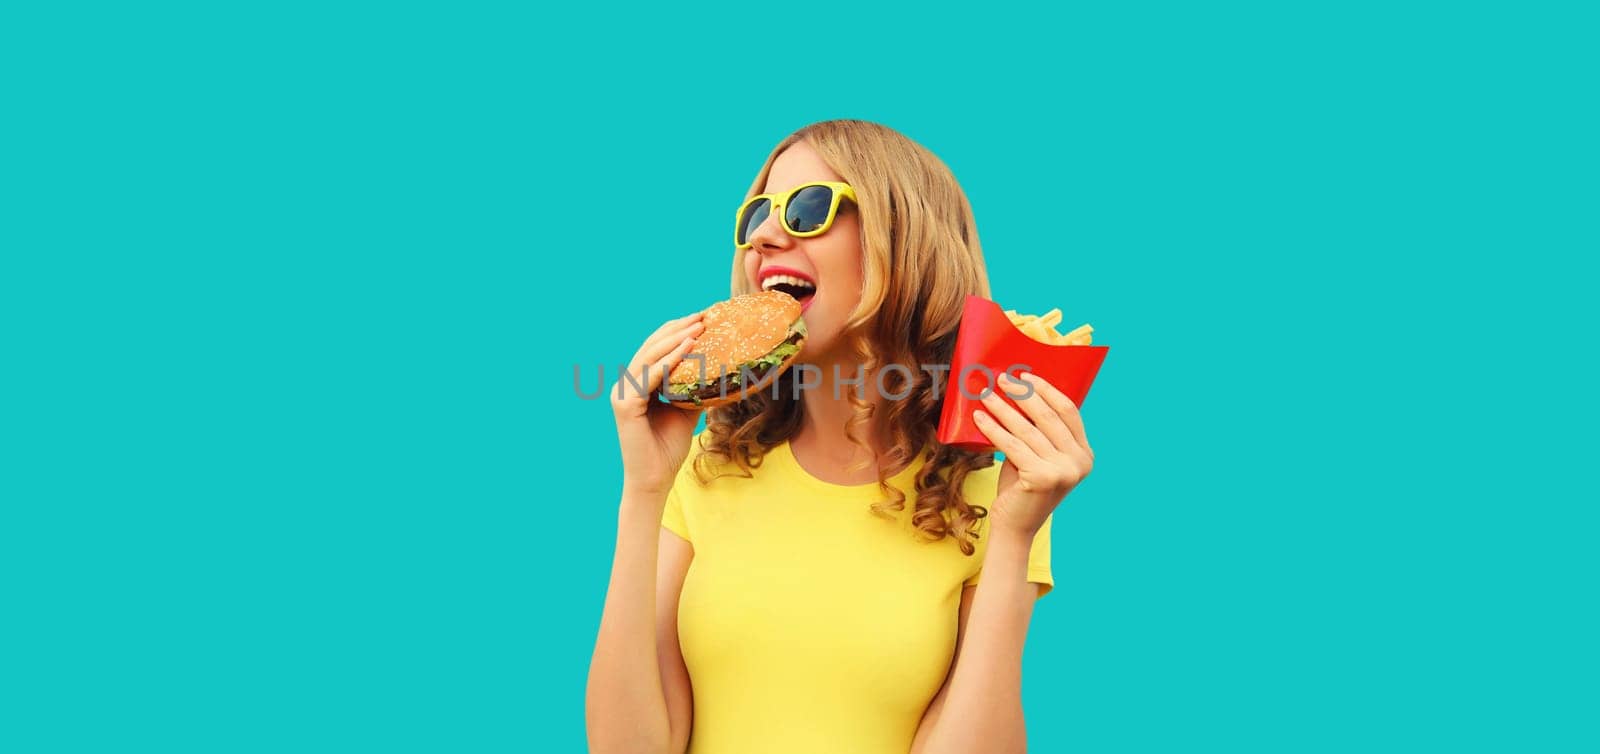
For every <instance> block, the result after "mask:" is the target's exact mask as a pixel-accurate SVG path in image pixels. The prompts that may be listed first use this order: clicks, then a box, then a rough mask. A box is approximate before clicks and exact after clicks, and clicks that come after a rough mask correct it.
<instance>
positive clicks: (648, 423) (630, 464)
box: [611, 312, 705, 502]
mask: <svg viewBox="0 0 1600 754" xmlns="http://www.w3.org/2000/svg"><path fill="white" fill-rule="evenodd" d="M703 314H704V312H695V313H694V314H690V315H689V316H687V317H680V318H678V319H674V320H671V321H669V322H667V323H666V324H664V325H662V326H661V327H659V328H657V329H656V331H655V332H654V333H652V334H651V335H650V337H648V338H646V339H645V341H644V345H642V346H640V347H639V351H638V352H637V353H635V354H634V355H633V360H632V361H631V362H629V363H628V369H627V374H628V375H631V376H632V381H631V382H630V381H629V379H627V378H626V377H624V376H622V375H619V376H618V378H617V382H616V384H614V385H612V386H611V409H612V412H613V413H615V414H616V418H617V441H618V443H619V444H620V445H621V446H622V489H623V492H624V494H634V495H641V496H646V497H648V498H649V499H652V500H659V501H660V502H665V501H666V498H667V491H668V490H670V489H672V482H673V479H674V478H675V477H676V476H677V474H678V468H679V467H681V466H682V465H683V462H684V459H686V458H688V456H689V441H690V440H691V439H693V437H694V427H695V425H696V424H697V423H699V421H700V414H701V410H699V409H696V410H689V409H683V408H679V407H677V406H675V405H672V404H668V403H663V402H661V401H659V400H657V399H656V390H657V388H659V387H661V382H662V380H664V379H666V376H667V373H668V372H669V371H671V369H672V367H673V366H674V365H676V364H677V363H678V362H679V361H681V360H682V359H683V356H684V354H686V353H688V352H689V349H690V348H691V347H693V345H694V339H695V338H696V337H698V336H699V335H700V333H701V331H702V330H704V329H705V323H703V322H702V321H701V317H702V315H703ZM638 385H643V386H644V391H643V393H642V394H641V392H640V391H639V388H638V387H637V386H638Z"/></svg>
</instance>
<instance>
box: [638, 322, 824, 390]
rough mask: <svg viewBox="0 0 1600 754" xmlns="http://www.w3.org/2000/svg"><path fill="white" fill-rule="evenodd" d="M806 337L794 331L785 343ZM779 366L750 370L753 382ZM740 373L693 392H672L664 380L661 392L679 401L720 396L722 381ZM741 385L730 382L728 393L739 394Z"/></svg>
mask: <svg viewBox="0 0 1600 754" xmlns="http://www.w3.org/2000/svg"><path fill="white" fill-rule="evenodd" d="M804 339H805V334H804V333H794V334H792V335H790V336H789V339H788V340H785V341H784V343H799V342H800V341H801V340H804ZM778 345H783V344H782V343H780V344H778ZM772 350H774V351H776V350H778V349H777V346H773V349H772ZM777 366H780V364H762V365H761V366H759V367H756V368H755V369H752V370H750V374H752V375H754V377H755V379H754V380H753V382H752V384H759V383H760V382H761V380H762V379H764V378H765V377H766V376H767V372H770V371H772V369H773V368H774V367H777ZM739 374H740V372H739V371H737V370H735V371H732V372H729V373H727V374H726V375H723V377H722V379H719V380H717V381H715V382H708V383H706V384H704V385H701V386H700V387H699V388H697V389H696V390H695V391H694V392H692V393H672V392H668V387H667V385H666V384H665V382H663V383H662V386H661V393H662V395H665V396H667V400H678V401H681V400H684V399H693V400H695V401H696V402H699V401H702V400H705V399H707V398H720V397H722V395H723V392H722V383H724V382H728V381H729V380H730V379H731V378H733V377H736V376H738V375H739ZM741 387H742V385H738V384H730V385H728V392H727V394H728V395H737V394H738V392H739V389H740V388H741Z"/></svg>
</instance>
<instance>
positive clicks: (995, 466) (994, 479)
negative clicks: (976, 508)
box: [961, 460, 1000, 505]
mask: <svg viewBox="0 0 1600 754" xmlns="http://www.w3.org/2000/svg"><path fill="white" fill-rule="evenodd" d="M999 490H1000V461H999V460H996V461H995V462H994V463H992V464H990V465H989V466H988V467H987V468H982V469H973V470H972V471H969V472H967V478H966V479H965V480H964V481H963V482H962V483H961V496H962V497H963V498H964V499H965V500H966V501H967V502H968V503H971V504H973V505H988V504H989V503H991V502H993V501H994V496H995V493H997V492H999Z"/></svg>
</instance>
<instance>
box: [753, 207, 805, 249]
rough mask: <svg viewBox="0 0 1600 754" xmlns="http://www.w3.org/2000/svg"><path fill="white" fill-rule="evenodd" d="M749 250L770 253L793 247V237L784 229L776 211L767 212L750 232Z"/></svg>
mask: <svg viewBox="0 0 1600 754" xmlns="http://www.w3.org/2000/svg"><path fill="white" fill-rule="evenodd" d="M748 240H749V241H750V245H751V250H752V251H756V252H759V253H762V254H771V253H774V252H779V251H783V250H785V249H792V248H794V244H795V240H796V239H795V237H794V236H791V235H789V234H788V233H787V232H785V231H784V229H783V225H782V221H781V220H779V219H778V214H777V213H776V212H769V213H767V218H766V219H765V220H762V221H761V224H760V225H759V226H757V227H756V229H755V230H753V231H751V232H750V238H749V239H748Z"/></svg>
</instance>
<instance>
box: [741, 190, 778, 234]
mask: <svg viewBox="0 0 1600 754" xmlns="http://www.w3.org/2000/svg"><path fill="white" fill-rule="evenodd" d="M771 212H772V202H771V201H769V200H767V199H761V200H759V201H757V202H755V203H754V204H751V205H750V206H748V207H745V208H744V212H743V213H742V214H740V215H739V243H740V244H741V245H742V244H747V243H750V234H752V233H755V232H756V228H759V227H761V224H762V223H764V222H766V221H767V215H768V214H770V213H771Z"/></svg>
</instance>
